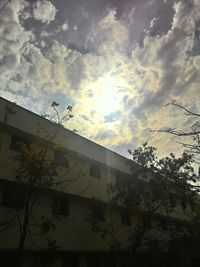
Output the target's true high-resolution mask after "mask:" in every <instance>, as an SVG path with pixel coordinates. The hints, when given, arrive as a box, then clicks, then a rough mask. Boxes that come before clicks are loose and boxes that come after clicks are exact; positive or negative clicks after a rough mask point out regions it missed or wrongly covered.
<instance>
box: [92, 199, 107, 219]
mask: <svg viewBox="0 0 200 267" xmlns="http://www.w3.org/2000/svg"><path fill="white" fill-rule="evenodd" d="M92 218H93V219H94V220H95V221H98V222H103V221H104V220H105V219H104V207H103V205H102V204H101V203H93V205H92Z"/></svg>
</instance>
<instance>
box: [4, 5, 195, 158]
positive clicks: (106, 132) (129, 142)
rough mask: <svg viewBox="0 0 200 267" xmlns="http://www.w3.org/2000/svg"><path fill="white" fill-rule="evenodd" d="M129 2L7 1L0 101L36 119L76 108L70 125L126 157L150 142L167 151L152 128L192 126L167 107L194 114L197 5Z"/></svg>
mask: <svg viewBox="0 0 200 267" xmlns="http://www.w3.org/2000/svg"><path fill="white" fill-rule="evenodd" d="M125 2H126V3H124V4H122V5H121V6H112V5H113V4H111V3H110V5H108V6H109V8H108V7H105V6H101V5H100V4H99V5H97V2H95V1H94V3H96V4H94V6H92V7H86V6H84V4H82V5H81V6H79V7H78V6H76V4H75V3H74V4H72V3H71V4H70V5H69V4H67V3H66V2H65V1H63V3H62V6H59V4H58V5H56V3H54V4H53V3H52V2H51V1H47V0H44V1H39V0H38V1H37V2H36V3H35V4H31V3H28V4H27V2H26V1H24V0H13V1H11V2H10V3H9V4H8V5H7V6H6V7H5V8H4V12H1V13H0V22H1V23H0V39H1V42H0V52H1V53H0V79H1V95H2V96H3V97H7V98H8V99H10V100H12V101H17V102H18V103H19V104H22V105H24V106H25V107H27V108H30V107H32V108H31V109H32V110H33V111H35V112H38V113H46V112H47V110H48V104H49V103H51V101H52V100H56V101H60V102H61V104H62V105H67V104H72V105H74V114H75V118H74V119H73V120H72V121H70V123H68V124H67V126H68V127H69V128H71V129H74V128H76V129H77V130H78V132H79V133H80V134H82V135H84V136H86V137H88V138H91V139H92V140H94V141H96V142H99V143H100V144H102V145H106V146H108V147H109V148H112V149H115V150H116V151H119V152H120V153H123V154H124V155H126V150H127V149H128V148H133V147H135V146H137V145H141V143H143V142H144V141H146V140H148V141H150V142H151V143H152V144H153V145H155V146H158V147H159V148H160V151H161V152H160V153H162V154H163V153H166V152H169V151H170V150H171V151H173V149H175V146H176V145H175V144H174V143H173V141H171V140H170V139H169V138H166V136H164V135H157V134H152V133H151V132H150V131H149V130H150V129H152V128H153V129H157V128H162V127H165V126H170V127H175V126H177V125H180V124H181V122H182V126H183V127H187V126H188V125H189V124H188V122H187V121H185V120H184V117H183V115H182V113H180V114H179V113H177V111H175V110H174V109H170V108H169V107H168V108H166V107H165V106H164V105H165V104H166V103H167V102H170V101H171V100H172V99H176V100H177V101H178V102H179V103H181V104H183V105H188V106H189V107H191V108H193V109H195V110H199V102H200V99H199V97H198V96H199V92H198V91H199V89H198V84H199V81H200V72H199V69H200V41H199V40H200V39H199V36H200V26H199V25H200V5H199V1H195V0H194V1H192V0H190V1H186V0H185V1H184V0H182V1H179V2H175V4H174V5H172V3H171V1H168V2H167V1H166V2H162V3H161V1H158V0H154V1H145V0H143V1H141V3H138V4H137V5H135V6H133V4H132V3H131V2H130V1H129V0H126V1H125ZM55 5H56V6H55ZM155 5H157V6H158V8H157V10H155ZM90 8H91V10H90ZM92 8H93V9H92ZM163 10H165V12H163ZM166 12H168V13H166ZM165 13H166V14H165ZM55 17H56V19H55ZM170 18H171V19H170ZM36 21H40V22H42V23H40V26H38V24H37V23H36ZM41 25H42V26H41ZM75 26H76V27H75ZM74 27H75V28H74ZM75 29H76V30H75ZM176 150H177V148H176Z"/></svg>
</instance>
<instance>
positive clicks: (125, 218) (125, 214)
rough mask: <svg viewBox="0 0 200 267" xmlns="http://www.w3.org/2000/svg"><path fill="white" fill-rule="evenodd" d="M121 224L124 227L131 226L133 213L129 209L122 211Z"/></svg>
mask: <svg viewBox="0 0 200 267" xmlns="http://www.w3.org/2000/svg"><path fill="white" fill-rule="evenodd" d="M121 223H122V224H124V225H131V212H130V210H127V209H122V210H121Z"/></svg>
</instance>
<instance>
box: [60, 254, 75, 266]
mask: <svg viewBox="0 0 200 267" xmlns="http://www.w3.org/2000/svg"><path fill="white" fill-rule="evenodd" d="M62 266H63V267H78V266H79V263H78V255H76V254H66V255H63V265H62Z"/></svg>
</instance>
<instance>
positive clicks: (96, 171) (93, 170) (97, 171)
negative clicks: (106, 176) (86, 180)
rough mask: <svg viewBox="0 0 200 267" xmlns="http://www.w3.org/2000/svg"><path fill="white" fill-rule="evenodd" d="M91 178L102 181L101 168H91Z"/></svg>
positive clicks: (93, 166) (92, 166)
mask: <svg viewBox="0 0 200 267" xmlns="http://www.w3.org/2000/svg"><path fill="white" fill-rule="evenodd" d="M90 176H92V177H96V178H98V179H101V174H100V168H99V167H98V166H95V165H91V166H90Z"/></svg>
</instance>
